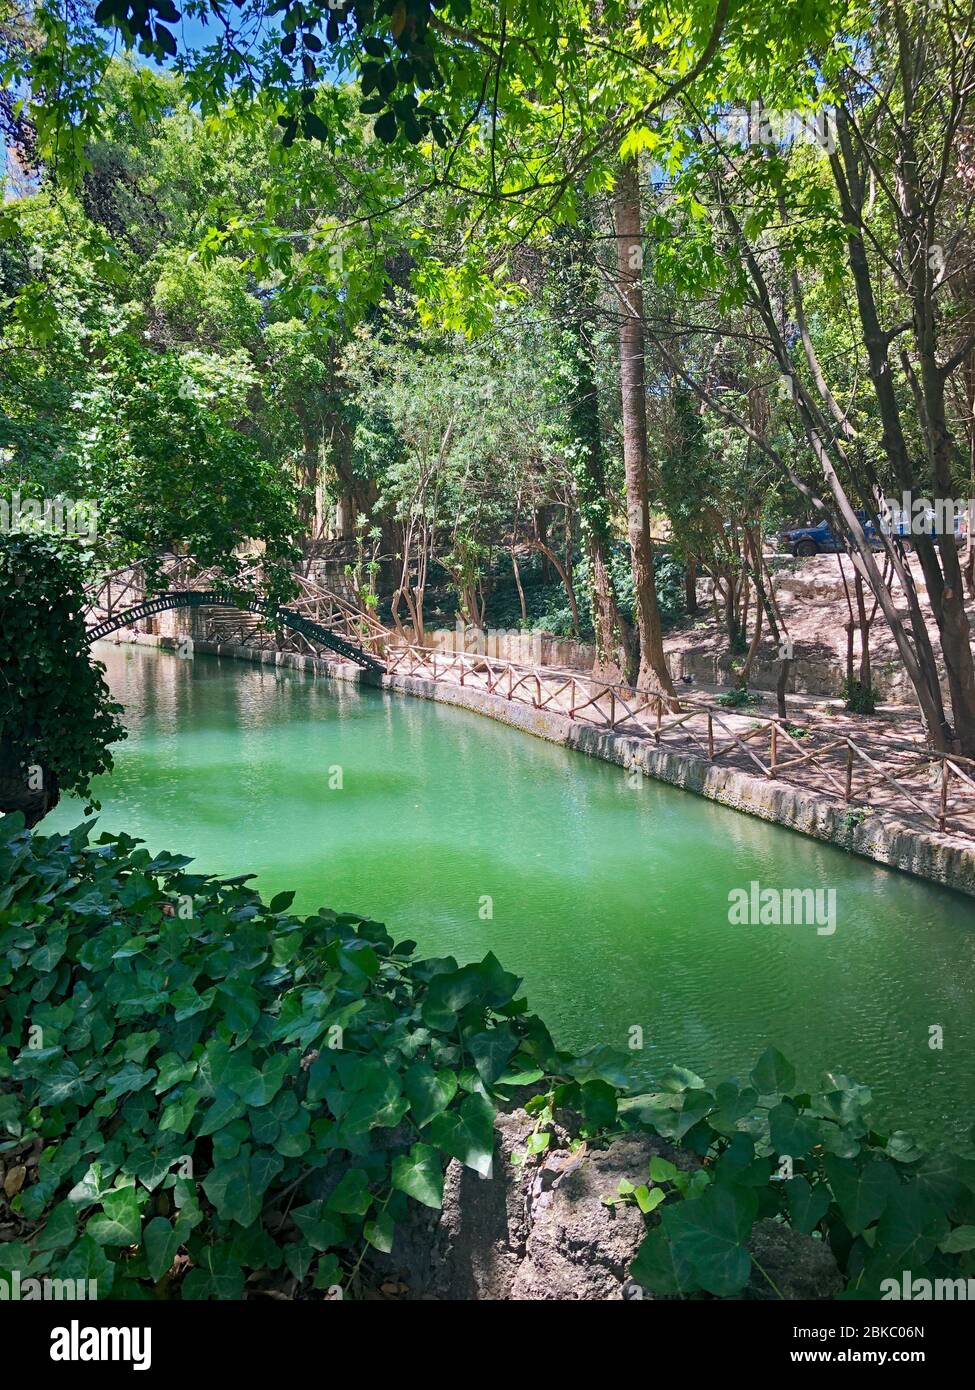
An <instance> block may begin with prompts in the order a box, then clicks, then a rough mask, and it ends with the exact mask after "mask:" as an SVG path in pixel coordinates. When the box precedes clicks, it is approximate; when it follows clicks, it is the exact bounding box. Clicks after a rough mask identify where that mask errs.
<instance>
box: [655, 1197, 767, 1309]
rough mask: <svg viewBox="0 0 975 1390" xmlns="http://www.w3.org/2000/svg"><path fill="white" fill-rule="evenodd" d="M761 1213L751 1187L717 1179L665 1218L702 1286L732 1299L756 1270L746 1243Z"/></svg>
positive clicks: (666, 1212)
mask: <svg viewBox="0 0 975 1390" xmlns="http://www.w3.org/2000/svg"><path fill="white" fill-rule="evenodd" d="M757 1213H758V1199H757V1198H756V1196H755V1194H754V1192H752V1191H751V1189H750V1188H742V1187H731V1186H727V1185H725V1184H718V1183H715V1184H714V1185H713V1186H712V1187H710V1188H709V1189H708V1191H707V1192H706V1193H705V1194H704V1196H703V1197H697V1198H694V1199H693V1200H691V1201H684V1202H681V1203H680V1204H679V1205H677V1206H673V1207H666V1208H665V1209H664V1212H663V1215H662V1217H661V1221H662V1224H663V1228H664V1232H665V1234H666V1235H667V1237H668V1239H669V1240H671V1241H672V1242H673V1244H674V1247H675V1251H676V1253H677V1254H679V1255H680V1256H682V1257H683V1258H684V1259H685V1260H686V1261H687V1263H688V1264H689V1265H690V1267H691V1269H692V1270H693V1272H694V1276H695V1278H696V1280H697V1282H698V1283H699V1284H700V1286H701V1288H703V1289H706V1290H707V1292H708V1293H712V1294H714V1295H715V1296H716V1297H718V1298H731V1297H732V1296H733V1295H734V1294H736V1293H739V1292H740V1291H741V1290H742V1289H743V1288H744V1287H745V1285H746V1284H747V1283H748V1279H749V1276H750V1274H751V1264H752V1261H751V1255H750V1254H749V1253H748V1250H747V1249H746V1248H745V1245H746V1242H747V1240H748V1237H749V1236H750V1235H751V1230H752V1226H753V1224H754V1222H755V1217H756V1215H757Z"/></svg>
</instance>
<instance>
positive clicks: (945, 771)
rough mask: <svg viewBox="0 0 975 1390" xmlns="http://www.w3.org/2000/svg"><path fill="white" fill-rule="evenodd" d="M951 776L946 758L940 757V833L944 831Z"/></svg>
mask: <svg viewBox="0 0 975 1390" xmlns="http://www.w3.org/2000/svg"><path fill="white" fill-rule="evenodd" d="M950 776H951V768H950V767H949V766H948V760H947V758H942V759H941V806H940V809H939V814H938V829H939V830H940V831H941V833H942V835H943V834H944V833H945V824H946V821H947V816H948V779H949V777H950Z"/></svg>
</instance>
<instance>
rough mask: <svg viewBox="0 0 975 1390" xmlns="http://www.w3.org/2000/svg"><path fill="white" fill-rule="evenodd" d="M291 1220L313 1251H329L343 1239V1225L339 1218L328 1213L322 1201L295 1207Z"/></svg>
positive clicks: (332, 1213) (334, 1214)
mask: <svg viewBox="0 0 975 1390" xmlns="http://www.w3.org/2000/svg"><path fill="white" fill-rule="evenodd" d="M291 1219H292V1221H293V1222H294V1223H295V1225H296V1226H297V1227H298V1229H299V1231H301V1233H302V1234H303V1235H304V1237H305V1239H306V1240H307V1241H308V1243H309V1245H311V1246H312V1248H313V1249H315V1250H331V1249H332V1247H333V1246H335V1245H341V1244H342V1242H343V1240H344V1239H345V1223H344V1222H343V1220H342V1218H341V1216H339V1215H337V1214H336V1213H334V1212H330V1211H328V1210H327V1209H326V1206H325V1203H324V1202H323V1201H317V1202H308V1203H307V1204H306V1205H305V1206H303V1207H295V1208H294V1209H293V1210H292V1212H291Z"/></svg>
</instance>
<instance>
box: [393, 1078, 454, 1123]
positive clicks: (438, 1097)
mask: <svg viewBox="0 0 975 1390" xmlns="http://www.w3.org/2000/svg"><path fill="white" fill-rule="evenodd" d="M403 1088H404V1090H405V1091H406V1096H407V1099H408V1100H409V1102H410V1114H411V1115H412V1117H413V1122H414V1124H415V1125H416V1126H417V1128H418V1129H422V1128H423V1126H424V1125H426V1124H429V1123H430V1121H431V1120H432V1119H434V1117H435V1116H437V1115H440V1114H442V1113H443V1111H445V1110H446V1109H447V1107H448V1106H449V1105H450V1102H451V1101H452V1100H453V1098H454V1096H455V1095H456V1094H457V1077H456V1074H455V1073H454V1072H452V1071H450V1070H449V1068H447V1067H442V1068H441V1069H440V1070H439V1071H437V1070H435V1069H434V1068H433V1067H431V1065H430V1063H429V1062H414V1063H413V1065H412V1066H411V1067H408V1068H407V1070H406V1073H405V1075H404V1077H403Z"/></svg>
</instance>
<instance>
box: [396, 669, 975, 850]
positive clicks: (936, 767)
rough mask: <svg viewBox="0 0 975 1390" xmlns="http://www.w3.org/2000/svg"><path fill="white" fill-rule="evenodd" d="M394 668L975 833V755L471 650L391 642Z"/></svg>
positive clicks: (944, 828)
mask: <svg viewBox="0 0 975 1390" xmlns="http://www.w3.org/2000/svg"><path fill="white" fill-rule="evenodd" d="M386 669H387V672H388V673H389V674H391V675H392V674H402V675H411V676H422V677H423V678H425V679H427V680H434V681H443V682H447V683H450V684H455V685H459V686H465V687H469V688H474V689H478V690H483V691H484V692H485V693H486V694H488V695H497V696H501V697H502V698H503V699H506V700H513V701H515V702H516V703H519V704H524V705H528V706H530V707H531V708H532V709H538V710H549V711H551V712H552V713H555V714H560V715H564V716H566V717H567V718H569V719H571V720H579V721H580V722H582V723H586V724H589V725H591V726H592V727H594V728H597V729H601V730H604V731H605V732H607V733H617V734H627V735H630V736H635V737H638V738H645V739H648V740H651V741H652V742H653V743H654V744H656V745H664V744H666V745H668V746H670V747H672V748H674V749H675V750H676V751H681V752H686V753H691V754H694V755H695V756H698V757H701V758H703V759H705V760H706V761H707V762H709V763H719V762H724V763H725V764H727V765H729V766H738V767H743V768H744V769H745V770H746V771H748V772H751V773H752V774H753V775H756V776H760V777H764V778H765V779H767V780H769V781H775V780H781V781H784V782H788V783H790V784H792V785H796V786H799V787H800V788H803V789H805V790H811V791H816V792H817V793H819V794H825V795H827V796H829V797H831V798H833V799H836V800H839V801H841V802H842V803H844V804H845V805H848V806H857V805H859V806H866V807H869V808H870V810H883V811H887V812H897V813H899V814H901V815H906V816H907V817H908V819H910V820H912V821H914V820H920V822H921V824H923V825H924V826H930V827H932V828H934V829H935V830H937V831H939V832H940V833H942V834H946V833H950V834H955V835H961V836H964V837H966V838H969V839H975V761H973V760H972V759H971V758H965V757H962V756H960V755H957V754H950V753H939V752H936V751H934V750H932V749H929V748H926V747H925V746H924V745H923V744H921V743H914V742H909V741H907V740H902V739H891V738H889V737H888V736H886V735H876V736H875V737H874V738H873V739H872V740H871V739H868V738H866V737H862V738H853V737H850V736H849V735H848V734H846V733H834V732H833V731H831V730H829V729H826V728H822V727H819V726H817V725H813V724H808V723H807V724H798V723H796V722H794V721H792V720H789V719H780V718H779V717H778V716H777V715H766V714H764V713H763V714H757V713H751V712H750V711H747V710H738V711H736V710H733V709H729V708H728V707H727V706H723V705H717V704H714V703H709V702H708V701H706V700H702V699H700V698H698V697H694V696H685V695H680V696H678V697H676V698H669V697H666V696H660V695H656V694H652V693H647V692H643V691H639V690H636V689H634V688H633V687H632V686H627V685H610V684H604V683H601V682H598V681H596V680H594V679H592V678H591V677H587V676H582V675H577V674H573V673H571V672H559V671H552V670H545V669H539V668H537V667H526V666H520V665H518V664H517V663H515V662H511V661H504V660H501V659H500V658H497V657H489V656H484V655H479V654H477V653H471V652H456V653H449V652H440V651H431V650H429V649H427V648H424V647H419V646H415V645H409V644H404V645H401V646H396V645H393V644H392V643H390V644H389V645H388V646H387V650H386Z"/></svg>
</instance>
